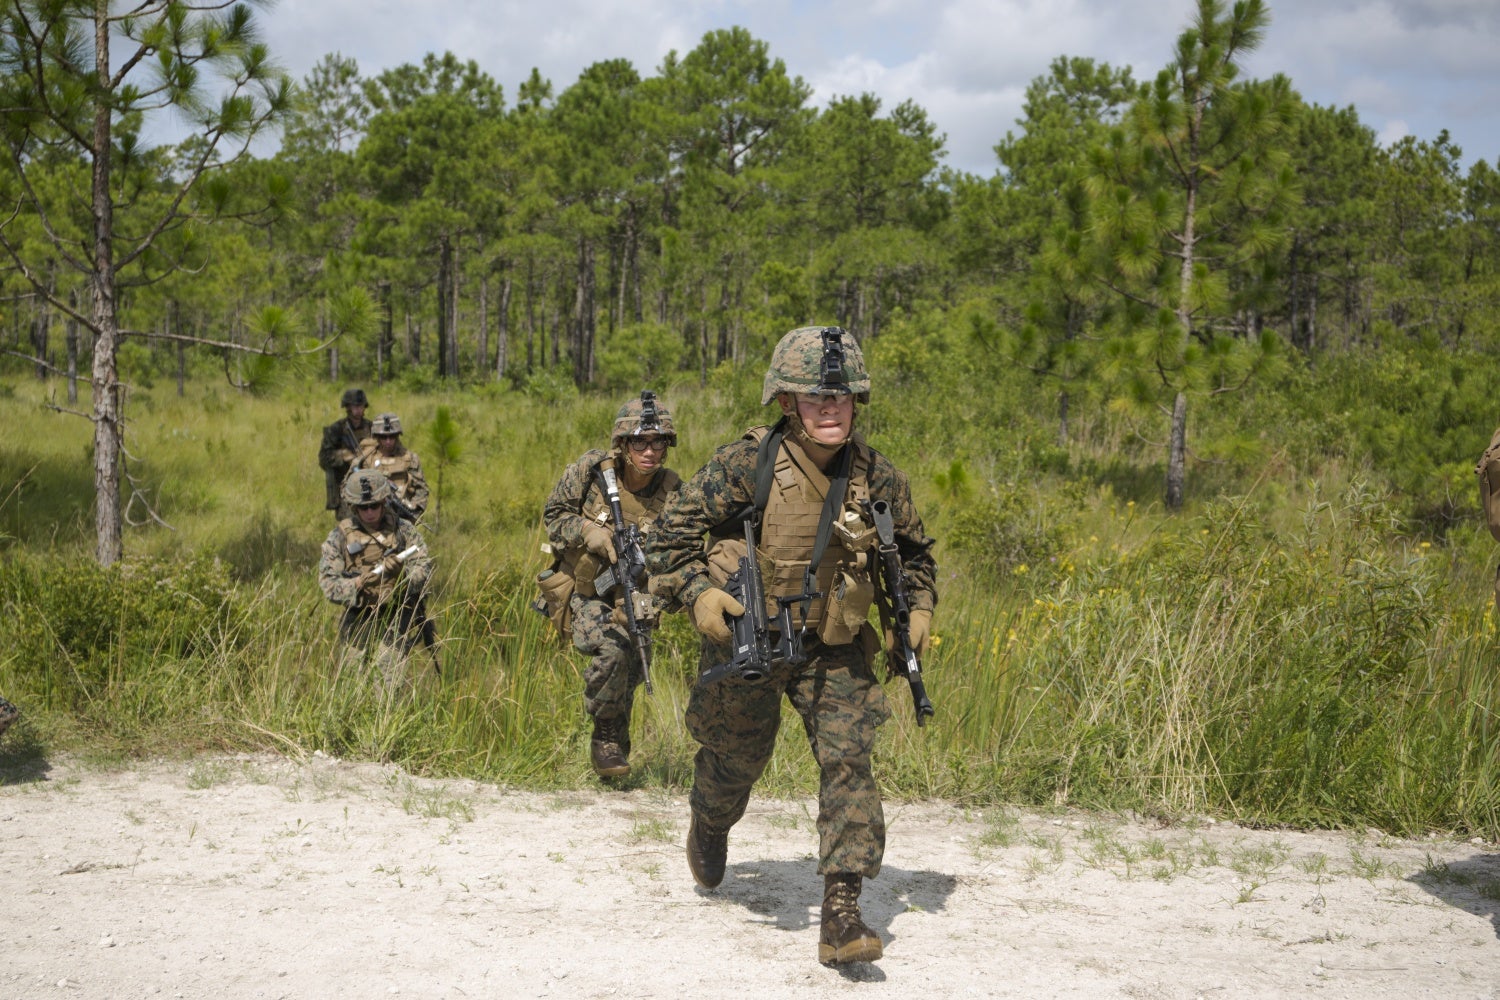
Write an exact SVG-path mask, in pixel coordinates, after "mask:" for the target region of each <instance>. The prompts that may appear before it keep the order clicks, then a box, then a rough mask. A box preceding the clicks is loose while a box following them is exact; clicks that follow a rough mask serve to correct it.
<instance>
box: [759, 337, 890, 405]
mask: <svg viewBox="0 0 1500 1000" xmlns="http://www.w3.org/2000/svg"><path fill="white" fill-rule="evenodd" d="M780 392H793V393H795V392H815V393H836V394H839V395H844V394H849V393H852V394H853V395H854V398H855V399H856V400H858V401H859V402H861V403H868V402H869V401H870V372H869V370H868V369H866V368H865V355H864V352H863V351H861V350H860V349H859V343H858V342H857V341H856V340H855V339H854V338H853V337H851V336H850V335H849V334H847V333H845V332H844V331H843V330H841V329H839V328H838V327H836V326H801V327H798V328H797V329H795V330H793V331H792V332H791V333H789V334H787V335H786V336H785V337H782V338H781V340H780V341H779V342H778V343H777V344H776V350H774V351H772V352H771V367H770V368H769V369H767V371H766V384H765V389H764V391H763V392H762V393H761V400H760V402H761V405H762V406H764V405H765V404H767V403H769V402H770V401H771V400H773V399H775V398H776V394H777V393H780Z"/></svg>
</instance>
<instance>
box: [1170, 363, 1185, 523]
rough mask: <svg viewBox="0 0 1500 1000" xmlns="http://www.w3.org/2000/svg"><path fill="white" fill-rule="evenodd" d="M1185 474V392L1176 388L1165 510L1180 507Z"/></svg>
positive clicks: (1174, 509)
mask: <svg viewBox="0 0 1500 1000" xmlns="http://www.w3.org/2000/svg"><path fill="white" fill-rule="evenodd" d="M1186 476H1187V393H1185V392H1183V391H1181V390H1178V392H1177V398H1176V399H1174V400H1173V401H1172V443H1171V449H1170V452H1169V454H1168V457H1167V501H1166V502H1167V510H1170V511H1176V510H1180V509H1181V508H1182V491H1183V484H1184V481H1185V479H1186Z"/></svg>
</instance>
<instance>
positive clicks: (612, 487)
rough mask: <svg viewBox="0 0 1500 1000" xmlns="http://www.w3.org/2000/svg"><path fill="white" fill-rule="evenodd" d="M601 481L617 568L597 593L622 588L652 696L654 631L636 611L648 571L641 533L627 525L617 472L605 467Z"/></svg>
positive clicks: (600, 580)
mask: <svg viewBox="0 0 1500 1000" xmlns="http://www.w3.org/2000/svg"><path fill="white" fill-rule="evenodd" d="M599 477H600V478H601V479H602V480H604V495H605V497H606V498H608V500H609V513H610V516H611V517H613V518H614V522H615V533H614V535H615V564H614V565H613V566H611V567H610V568H609V569H607V570H605V571H604V572H603V573H600V574H599V575H598V576H597V577H595V578H594V592H595V593H597V594H599V595H601V596H603V595H607V594H609V593H610V591H612V590H613V589H614V588H615V587H616V586H619V588H620V597H621V598H622V600H623V602H624V604H625V631H627V632H629V633H630V638H631V641H633V642H634V643H635V651H636V653H637V654H638V655H639V656H640V658H641V679H642V680H644V681H645V682H646V693H647V694H651V627H650V626H649V625H647V624H646V623H645V622H643V621H641V616H640V614H639V613H638V611H637V608H636V600H637V598H638V597H641V596H644V595H642V594H641V592H640V586H639V584H637V582H636V581H637V580H639V579H641V575H642V574H643V573H645V571H646V553H645V552H644V551H643V550H642V549H641V531H640V529H639V528H638V527H636V526H635V525H633V524H626V523H625V511H624V510H623V509H621V507H620V487H619V484H618V483H617V482H616V481H615V470H614V469H611V468H609V467H608V466H604V467H602V468H601V469H600V470H599Z"/></svg>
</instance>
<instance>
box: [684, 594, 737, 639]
mask: <svg viewBox="0 0 1500 1000" xmlns="http://www.w3.org/2000/svg"><path fill="white" fill-rule="evenodd" d="M744 613H745V606H744V605H743V604H741V603H740V602H739V601H737V600H735V599H734V598H733V597H731V596H730V595H729V594H728V593H727V592H725V591H723V590H720V589H719V588H718V587H710V588H708V589H707V590H705V591H704V592H703V593H701V594H699V595H698V599H697V600H696V601H694V602H693V627H694V628H696V629H697V630H698V631H699V632H702V633H703V634H704V635H706V636H707V637H708V638H710V639H712V640H713V641H714V642H717V643H726V642H728V641H729V640H730V639H731V638H732V637H733V633H731V632H730V631H729V625H728V623H727V622H725V621H724V616H725V615H728V616H729V617H731V618H737V617H739V616H740V615H742V614H744Z"/></svg>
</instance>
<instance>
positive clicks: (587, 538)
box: [542, 389, 682, 778]
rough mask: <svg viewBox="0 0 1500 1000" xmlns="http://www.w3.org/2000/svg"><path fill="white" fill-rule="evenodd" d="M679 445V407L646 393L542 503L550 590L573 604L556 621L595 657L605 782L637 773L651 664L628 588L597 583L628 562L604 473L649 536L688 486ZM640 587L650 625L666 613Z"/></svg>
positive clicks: (586, 685)
mask: <svg viewBox="0 0 1500 1000" xmlns="http://www.w3.org/2000/svg"><path fill="white" fill-rule="evenodd" d="M676 443H677V426H676V423H675V422H674V421H673V418H672V411H671V410H670V409H669V408H668V407H667V406H666V405H665V404H664V403H662V402H661V401H660V400H658V399H657V398H656V394H655V393H653V392H651V391H650V390H649V389H647V390H644V391H642V392H641V395H640V397H639V398H637V399H630V400H627V401H626V402H625V404H624V405H623V406H621V407H620V409H619V411H618V412H617V413H616V414H615V421H614V426H613V428H612V429H611V434H610V448H609V450H608V451H605V450H602V449H597V448H596V449H591V450H589V451H587V452H585V453H584V454H583V455H582V456H581V457H579V459H578V460H577V461H575V462H573V463H571V464H569V465H568V467H567V468H566V469H564V470H563V474H562V477H561V478H560V479H558V481H557V485H555V486H554V487H553V488H552V493H551V494H550V495H549V496H548V497H547V502H546V505H545V506H544V507H543V509H542V523H543V526H544V527H545V528H546V531H547V538H548V540H549V542H550V543H551V545H552V551H553V552H554V553H555V554H556V556H557V558H556V564H555V565H554V566H553V573H551V574H548V579H549V580H550V582H551V585H550V587H547V586H546V582H545V581H544V588H545V589H544V594H550V597H549V599H550V600H551V601H552V602H553V603H554V605H555V604H557V603H559V602H561V601H563V600H566V601H567V610H566V613H559V614H555V615H552V617H553V620H554V621H556V622H558V624H559V628H562V629H564V630H565V632H566V634H568V635H570V636H571V638H572V640H573V645H574V647H575V648H576V649H578V651H579V652H581V653H585V654H587V655H588V656H589V657H590V660H589V665H588V667H587V669H586V670H585V671H584V677H583V706H584V709H585V711H587V712H588V714H589V716H590V718H592V719H593V734H592V736H591V738H590V740H589V758H590V762H591V763H592V764H593V767H594V771H595V773H597V774H598V775H599V776H600V777H604V778H617V777H622V776H624V775H626V774H628V773H629V772H630V715H631V710H632V707H633V706H634V703H635V689H636V688H637V687H638V686H640V684H641V682H642V681H643V680H644V679H645V677H646V669H647V667H648V665H647V664H646V663H644V662H643V661H642V652H641V650H640V649H638V644H637V643H636V642H635V641H634V640H633V639H632V637H631V636H630V635H629V634H628V633H627V631H626V616H625V611H624V600H625V595H624V588H623V587H620V586H610V587H609V588H608V589H607V590H606V591H605V592H603V593H601V592H600V589H599V586H598V583H599V581H600V579H601V578H603V579H605V580H608V579H610V578H611V577H608V576H605V574H606V572H607V571H609V570H611V569H612V568H613V569H618V568H619V567H620V566H622V565H623V563H621V562H620V559H619V544H618V543H619V538H617V534H616V524H615V518H614V512H613V511H612V509H611V504H610V502H609V497H608V493H607V487H606V484H605V483H604V480H603V473H604V471H605V470H609V471H610V472H611V473H613V475H614V476H615V477H616V481H617V483H618V487H617V489H616V492H617V493H618V495H619V502H620V512H621V515H622V516H623V519H624V522H625V524H624V525H623V526H622V527H625V528H629V527H633V528H635V529H636V531H637V532H638V533H639V535H640V536H641V537H643V538H649V537H650V535H651V532H652V528H653V525H654V523H655V521H656V519H657V517H658V516H660V514H661V510H662V508H663V507H664V506H665V505H666V504H667V502H668V500H669V499H670V498H671V497H673V496H675V495H676V493H677V491H678V490H679V489H680V488H681V486H682V479H681V477H679V476H678V475H677V473H675V472H673V471H672V470H671V469H669V468H667V464H666V463H667V453H668V451H669V450H670V449H671V447H672V446H673V445H675V444H676ZM633 583H634V586H635V587H636V588H637V589H638V593H639V597H638V599H637V601H636V605H635V607H633V609H632V610H633V611H634V614H635V617H636V619H637V624H638V626H639V627H642V628H650V627H651V626H652V625H653V624H654V622H655V620H656V618H657V617H658V616H659V614H660V612H661V611H662V610H663V609H662V608H661V607H660V606H658V604H657V602H656V601H654V600H653V599H651V598H650V596H649V594H648V591H647V589H646V585H647V581H646V579H645V578H644V576H642V577H640V578H638V579H637V580H635V581H633ZM569 584H570V585H571V593H567V591H568V589H569Z"/></svg>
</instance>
